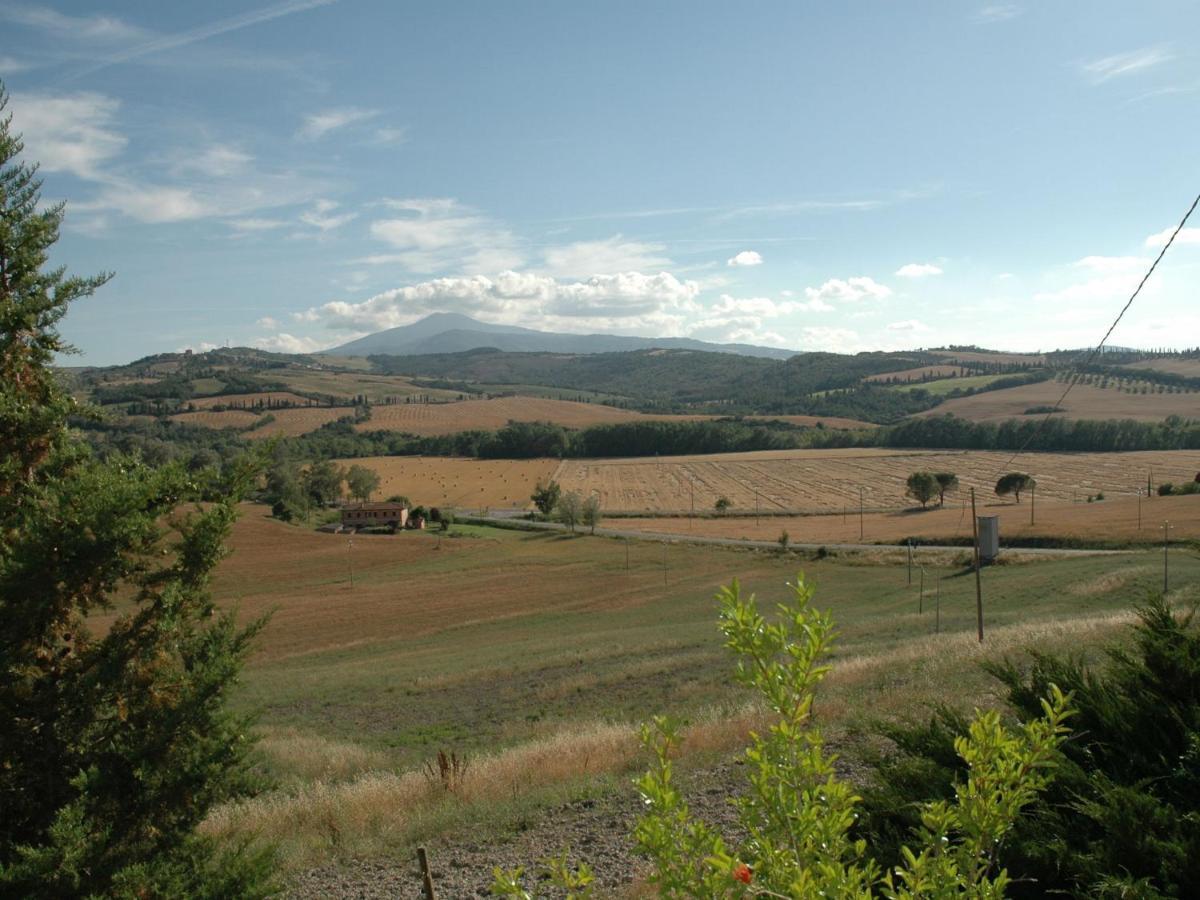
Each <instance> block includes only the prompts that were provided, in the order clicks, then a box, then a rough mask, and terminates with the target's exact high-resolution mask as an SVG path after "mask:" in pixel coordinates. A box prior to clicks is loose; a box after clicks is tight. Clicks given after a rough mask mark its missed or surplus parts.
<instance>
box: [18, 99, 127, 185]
mask: <svg viewBox="0 0 1200 900" xmlns="http://www.w3.org/2000/svg"><path fill="white" fill-rule="evenodd" d="M119 107H120V104H119V103H118V101H117V100H115V99H113V98H112V97H106V96H105V95H103V94H97V93H94V92H91V91H85V92H80V93H75V94H61V95H57V96H56V95H52V94H25V93H19V94H13V95H12V101H11V110H12V116H13V130H14V131H16V132H17V133H19V134H21V135H22V137H23V138H24V141H25V156H26V158H27V159H34V160H37V161H38V162H40V163H41V166H42V169H44V170H45V171H47V172H70V173H71V174H72V175H74V176H76V177H77V178H84V179H89V180H96V179H99V178H101V177H102V176H101V167H102V166H103V164H104V163H106V162H108V161H109V160H111V159H113V158H114V157H115V156H117V155H118V154H120V153H121V151H122V150H124V149H125V144H126V143H127V142H126V139H125V137H124V135H122V134H120V133H118V132H117V131H116V130H115V128H114V127H113V120H114V118H115V116H116V112H117V109H118V108H119Z"/></svg>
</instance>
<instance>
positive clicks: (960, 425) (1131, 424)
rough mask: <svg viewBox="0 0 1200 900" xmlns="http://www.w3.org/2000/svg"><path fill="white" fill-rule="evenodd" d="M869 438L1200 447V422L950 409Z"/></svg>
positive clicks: (1013, 446)
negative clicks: (978, 414) (966, 413)
mask: <svg viewBox="0 0 1200 900" xmlns="http://www.w3.org/2000/svg"><path fill="white" fill-rule="evenodd" d="M869 437H870V438H872V439H874V441H875V442H876V444H875V445H876V446H883V447H906V448H918V447H919V448H926V447H927V448H931V449H948V450H1021V449H1025V450H1048V451H1067V452H1069V451H1085V450H1086V451H1092V452H1101V453H1108V452H1114V451H1121V450H1195V449H1200V421H1196V420H1190V419H1181V418H1179V417H1178V416H1171V417H1170V418H1168V419H1167V420H1166V421H1164V422H1135V421H1134V420H1132V419H1104V420H1100V419H1078V420H1068V419H1061V418H1049V419H1045V418H1037V419H1025V420H1021V419H1008V420H1006V421H1004V422H970V421H968V420H966V419H960V418H958V417H956V416H952V415H949V414H946V415H942V416H928V417H925V418H920V419H910V420H908V421H907V422H901V423H900V424H898V425H893V426H891V427H889V428H883V429H878V430H877V432H875V433H874V434H871V435H869Z"/></svg>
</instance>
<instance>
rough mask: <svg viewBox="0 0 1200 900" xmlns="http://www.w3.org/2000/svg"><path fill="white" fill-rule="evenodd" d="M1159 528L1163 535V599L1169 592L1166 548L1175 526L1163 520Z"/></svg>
mask: <svg viewBox="0 0 1200 900" xmlns="http://www.w3.org/2000/svg"><path fill="white" fill-rule="evenodd" d="M1159 527H1160V528H1162V533H1163V596H1164V597H1165V596H1167V591H1168V590H1169V581H1168V580H1167V548H1168V547H1169V546H1170V541H1169V539H1168V538H1169V535H1170V533H1171V529H1172V528H1174V527H1175V526H1174V525H1172V524H1171V523H1170V522H1167V521H1165V520H1164V521H1163V523H1162V525H1160V526H1159Z"/></svg>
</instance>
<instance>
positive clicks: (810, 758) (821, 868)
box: [493, 579, 1068, 898]
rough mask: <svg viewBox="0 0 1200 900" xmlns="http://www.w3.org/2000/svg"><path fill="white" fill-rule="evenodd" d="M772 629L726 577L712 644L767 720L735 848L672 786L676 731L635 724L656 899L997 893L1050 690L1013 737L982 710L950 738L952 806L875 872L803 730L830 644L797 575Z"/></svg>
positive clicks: (1040, 757) (845, 787) (1059, 728)
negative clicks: (722, 648)
mask: <svg viewBox="0 0 1200 900" xmlns="http://www.w3.org/2000/svg"><path fill="white" fill-rule="evenodd" d="M792 590H793V602H791V603H789V604H780V606H779V608H778V616H777V617H776V619H775V621H773V622H768V621H767V620H766V619H764V618H763V616H762V615H761V614H760V613H759V611H758V609H757V605H756V603H755V599H754V597H753V596H751V597H750V598H749V599H748V600H743V599H742V597H741V594H740V592H739V589H738V584H737V582H736V581H735V582H734V583H733V585H732V586H730V587H727V588H724V589H722V591H721V593H720V594H719V595H718V599H719V600H720V603H721V615H720V627H721V631H722V633H723V634H724V635H725V645H726V647H728V648H729V649H730V650H732V651H733V653H734V655H735V656H736V657H737V658H738V666H737V680H738V681H739V682H741V683H742V684H743V685H745V686H747V687H750V688H753V689H754V690H755V691H757V692H758V693H759V694H760V697H761V699H762V700H763V701H764V702H765V703H766V705H767V707H768V709H769V710H770V712H771V713H772V716H773V718H774V719H775V721H774V723H773V724H772V725H771V726H770V728H769V729H768V730H767V732H766V733H765V734H763V735H752V744H751V746H750V748H749V749H747V751H746V756H745V762H746V770H747V774H748V779H749V784H748V788H747V792H746V794H745V795H744V796H742V797H740V798H738V799H737V800H736V801H735V804H736V806H737V808H738V811H739V814H740V815H739V820H740V825H741V830H742V831H743V832H744V834H745V838H744V840H743V841H742V842H741V844H740V845H739V846H737V847H731V846H729V845H727V844H726V842H725V840H724V838H723V837H722V836H721V835H720V834H719V833H718V832H717V831H716V830H715V829H713V828H712V827H710V826H709V825H707V824H706V823H704V822H702V821H699V820H697V819H695V818H693V817H692V815H691V813H690V811H689V809H688V807H687V804H686V803H685V802H684V801H683V799H682V797H681V796H680V793H679V791H678V789H677V788H676V786H675V781H674V766H673V763H672V759H673V758H674V757H675V756H676V755H677V750H678V747H679V736H678V732H677V729H676V726H675V725H674V724H673V723H671V722H670V721H668V720H666V719H664V718H657V719H655V720H654V724H653V725H652V726H645V727H643V729H642V739H643V741H644V742H645V744H646V745H647V747H649V748H650V749H651V751H652V752H653V754H654V764H653V767H652V768H651V770H650V771H649V772H647V773H646V774H645V776H643V777H642V778H641V779H640V780H639V782H638V789H639V791H640V792H641V795H642V800H643V802H644V804H645V808H646V812H645V814H644V815H643V816H642V817H641V819H639V821H638V822H637V825H636V826H635V828H634V835H633V836H634V841H635V842H636V844H637V846H638V850H639V852H640V853H642V854H643V855H645V856H646V857H648V858H649V859H650V863H651V866H652V871H651V874H650V882H651V883H652V884H653V885H654V886H655V887H656V888H657V889H658V892H659V895H660V896H664V897H673V898H686V897H714V898H715V897H755V896H758V897H803V898H807V897H839V898H849V897H853V898H869V897H872V896H875V895H876V894H877V893H878V894H882V895H883V896H886V897H896V898H916V897H947V898H948V897H952V896H954V897H961V896H968V897H979V898H999V897H1003V896H1004V893H1005V890H1006V887H1007V886H1008V884H1009V877H1008V874H1007V873H1006V872H1005V871H1004V870H1003V869H1002V868H1001V867H999V866H998V865H997V864H996V850H997V848H999V847H1002V846H1003V842H1004V840H1005V838H1006V836H1007V835H1008V834H1009V832H1010V831H1011V829H1012V826H1013V823H1014V821H1015V820H1016V819H1017V817H1018V816H1019V815H1020V812H1021V810H1022V809H1023V808H1024V807H1025V806H1027V805H1028V804H1029V803H1031V802H1032V801H1033V800H1034V798H1035V797H1036V796H1037V795H1038V793H1039V792H1040V791H1041V790H1043V789H1044V788H1045V786H1046V785H1047V783H1048V782H1049V780H1050V774H1051V768H1052V765H1053V760H1054V757H1055V752H1056V748H1057V747H1058V746H1059V745H1060V744H1061V743H1062V741H1063V739H1064V734H1065V732H1066V728H1065V726H1064V724H1063V722H1064V720H1065V718H1066V716H1067V714H1068V713H1067V698H1066V697H1064V695H1063V694H1062V693H1061V692H1060V691H1058V690H1057V689H1056V688H1053V687H1049V688H1048V690H1047V694H1048V695H1049V698H1050V699H1049V700H1042V701H1041V703H1040V710H1039V715H1038V716H1036V717H1034V718H1033V719H1032V720H1031V721H1029V722H1028V723H1027V724H1025V725H1023V726H1021V727H1020V728H1019V729H1016V730H1015V731H1013V730H1009V729H1007V728H1005V727H1004V726H1003V725H1002V724H1001V722H1000V717H999V715H998V714H997V713H994V712H989V713H983V714H982V715H980V716H979V717H978V718H977V719H976V720H975V721H973V722H971V723H970V725H969V726H968V728H967V733H966V734H965V735H964V736H963V737H961V738H960V739H959V740H958V741H956V743H955V750H956V752H957V753H958V755H959V757H960V759H961V760H962V765H963V766H964V767H965V768H966V769H967V770H968V773H967V774H966V776H965V777H963V778H962V779H961V780H960V781H959V782H958V783H957V784H956V785H955V788H954V792H953V798H952V799H948V800H938V801H935V802H932V803H928V804H924V805H922V806H921V807H920V810H919V816H920V822H919V827H918V828H916V829H915V830H914V834H913V837H914V838H915V849H912V850H906V851H905V853H904V858H903V861H902V862H900V863H898V864H896V865H894V866H889V867H888V868H887V869H886V870H884V869H883V868H881V867H880V866H879V865H878V864H877V863H876V862H875V861H874V860H873V859H872V858H871V857H870V856H869V855H868V846H867V843H866V842H865V841H863V840H861V839H858V838H856V837H855V836H854V835H853V834H852V827H853V824H854V821H855V817H856V808H857V805H858V798H857V797H856V796H855V795H854V791H853V790H852V788H851V787H850V785H849V784H847V783H846V782H844V781H842V780H841V779H839V778H838V776H837V775H836V774H835V773H834V769H833V760H832V758H831V757H829V756H828V755H826V753H825V749H824V744H823V741H822V738H821V734H820V732H819V731H818V730H817V729H816V728H815V727H814V726H813V724H812V722H811V716H810V714H811V710H812V702H813V694H814V691H815V689H816V687H817V685H818V684H819V683H820V682H821V680H822V679H823V678H824V676H825V674H826V673H827V672H828V667H827V666H824V665H822V664H821V662H822V659H823V657H824V656H825V655H826V654H827V653H828V651H829V648H830V645H831V643H832V642H833V639H834V632H833V624H832V621H831V620H830V618H829V615H828V614H826V613H821V612H818V611H816V610H814V609H813V608H812V606H811V605H810V604H811V599H812V591H811V589H810V588H809V587H807V586H806V585H805V583H804V581H803V580H802V579H797V582H796V584H795V585H793V586H792ZM495 874H496V880H495V883H494V885H493V892H494V893H496V894H499V895H501V896H509V897H518V898H529V897H532V896H535V894H533V893H530V892H529V891H528V890H526V888H525V887H524V886H523V884H522V878H521V872H520V871H519V870H517V871H513V872H504V871H502V870H496V873H495ZM548 874H549V877H550V880H551V881H552V882H556V883H557V884H558V885H559V886H560V887H561V888H565V889H566V890H567V891H569V892H570V893H569V894H568V896H578V897H584V896H587V895H588V894H587V891H588V890H589V889H590V885H589V884H588V881H589V880H590V877H589V876H590V873H588V872H586V870H580V871H579V872H572V871H571V870H570V869H569V868H568V867H567V866H566V865H565V861H563V862H562V864H561V865H558V866H552V867H550V871H549V873H548Z"/></svg>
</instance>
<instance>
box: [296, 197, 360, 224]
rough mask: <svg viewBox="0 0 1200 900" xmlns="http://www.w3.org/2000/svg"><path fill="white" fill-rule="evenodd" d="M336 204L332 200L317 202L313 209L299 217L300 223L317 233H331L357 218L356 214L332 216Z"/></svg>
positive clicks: (336, 206)
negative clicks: (315, 230)
mask: <svg viewBox="0 0 1200 900" xmlns="http://www.w3.org/2000/svg"><path fill="white" fill-rule="evenodd" d="M337 208H338V204H337V203H335V202H334V201H332V200H318V201H317V202H316V203H315V204H313V208H312V209H311V210H309V211H308V212H306V213H303V214H302V215H301V216H300V221H301V222H303V223H304V224H305V225H310V226H312V227H313V228H316V229H318V230H319V231H333V230H335V229H337V228H341V227H342V226H343V225H345V224H347V223H349V222H352V221H354V220H355V219H357V218H358V213H349V212H348V213H339V214H337V215H333V214H332V213H333V211H334V210H335V209H337Z"/></svg>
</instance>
